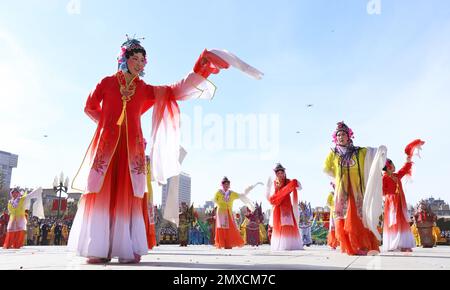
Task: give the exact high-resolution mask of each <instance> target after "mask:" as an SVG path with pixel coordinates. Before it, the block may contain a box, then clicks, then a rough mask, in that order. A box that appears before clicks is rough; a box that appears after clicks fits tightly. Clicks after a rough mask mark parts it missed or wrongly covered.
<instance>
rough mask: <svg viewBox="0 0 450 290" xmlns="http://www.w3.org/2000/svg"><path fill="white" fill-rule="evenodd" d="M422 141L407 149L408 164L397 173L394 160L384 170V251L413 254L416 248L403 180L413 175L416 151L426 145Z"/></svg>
mask: <svg viewBox="0 0 450 290" xmlns="http://www.w3.org/2000/svg"><path fill="white" fill-rule="evenodd" d="M424 143H425V142H423V141H422V140H419V139H418V140H415V141H413V142H411V143H410V144H408V146H406V148H405V153H406V163H405V165H403V167H402V168H401V169H400V170H399V171H398V172H395V165H394V163H393V162H392V160H390V159H388V160H387V161H386V166H385V167H384V168H383V171H384V175H383V195H384V223H383V250H384V251H398V250H399V251H402V252H411V251H412V248H414V247H415V241H414V236H413V234H412V232H411V228H410V225H409V217H408V208H407V203H406V198H405V193H404V191H403V186H402V178H403V177H404V176H406V175H409V176H410V175H411V169H412V164H413V163H412V162H411V158H412V155H413V153H414V151H415V150H416V149H418V150H420V148H421V146H422V145H423V144H424Z"/></svg>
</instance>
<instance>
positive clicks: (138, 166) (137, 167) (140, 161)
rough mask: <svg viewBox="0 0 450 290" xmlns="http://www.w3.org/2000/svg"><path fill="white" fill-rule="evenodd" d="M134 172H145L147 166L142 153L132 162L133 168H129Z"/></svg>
mask: <svg viewBox="0 0 450 290" xmlns="http://www.w3.org/2000/svg"><path fill="white" fill-rule="evenodd" d="M131 172H133V173H134V174H137V175H139V174H145V173H146V172H147V166H146V164H145V158H144V156H142V155H138V156H136V158H135V159H134V162H133V168H132V170H131Z"/></svg>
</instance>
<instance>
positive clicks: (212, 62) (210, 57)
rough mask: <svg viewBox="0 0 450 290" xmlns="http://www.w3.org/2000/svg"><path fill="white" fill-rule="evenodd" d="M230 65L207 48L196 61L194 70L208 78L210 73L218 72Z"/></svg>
mask: <svg viewBox="0 0 450 290" xmlns="http://www.w3.org/2000/svg"><path fill="white" fill-rule="evenodd" d="M229 67H230V64H229V63H227V62H226V61H225V60H223V59H222V58H220V57H219V56H217V55H216V54H214V53H212V52H210V51H208V50H206V49H205V50H204V51H203V52H202V54H201V55H200V57H199V58H198V60H197V62H196V63H195V66H194V72H195V73H197V74H199V75H201V76H202V77H204V78H208V77H209V75H210V74H217V73H219V71H220V70H221V69H227V68H229Z"/></svg>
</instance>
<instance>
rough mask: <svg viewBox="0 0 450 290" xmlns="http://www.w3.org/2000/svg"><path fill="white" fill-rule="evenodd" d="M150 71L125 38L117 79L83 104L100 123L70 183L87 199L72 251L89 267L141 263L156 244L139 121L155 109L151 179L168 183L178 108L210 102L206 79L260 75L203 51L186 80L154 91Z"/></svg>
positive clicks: (174, 164) (175, 156)
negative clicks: (231, 72) (223, 73)
mask: <svg viewBox="0 0 450 290" xmlns="http://www.w3.org/2000/svg"><path fill="white" fill-rule="evenodd" d="M218 54H223V58H229V59H230V61H226V60H224V59H223V58H222V56H221V57H219V56H218ZM146 64H147V53H146V50H145V49H144V47H143V46H142V45H141V43H140V41H139V40H137V39H129V38H128V39H127V41H126V42H125V43H123V44H122V47H121V51H120V54H119V57H118V72H117V73H115V74H114V75H111V76H108V77H105V78H104V79H103V80H102V81H100V83H98V84H97V86H96V88H95V89H94V90H93V91H92V92H91V93H90V95H89V97H88V99H87V101H86V106H85V112H86V114H87V115H88V116H89V117H90V118H91V119H92V120H93V121H94V122H96V123H97V130H96V132H95V134H94V137H93V139H92V141H91V143H90V145H89V147H88V150H87V152H86V155H85V158H84V160H83V162H82V165H81V166H80V169H79V170H78V172H77V174H76V177H75V178H74V181H73V184H72V187H73V188H74V189H77V190H80V191H82V192H83V193H84V194H83V196H82V197H81V200H80V203H79V206H78V211H77V214H76V216H75V219H74V223H73V226H72V229H71V232H70V237H69V244H68V246H69V248H70V249H72V250H74V251H76V252H77V254H78V255H80V256H83V257H87V258H88V260H87V262H88V263H105V262H109V261H110V260H111V258H118V259H119V262H120V263H138V262H139V261H140V259H141V255H146V254H147V252H148V249H149V248H151V247H152V246H153V245H154V240H153V237H152V236H153V233H152V231H151V226H150V222H149V219H148V218H147V215H148V209H147V208H146V206H145V204H144V203H147V201H148V200H149V199H148V198H147V196H146V194H145V184H146V162H145V153H144V138H143V134H142V129H141V116H142V115H143V114H144V113H145V112H146V111H147V110H149V109H150V108H151V107H153V117H152V135H151V145H152V146H151V154H150V160H151V172H152V176H153V178H154V180H156V181H158V182H159V183H160V184H166V183H167V179H168V178H170V177H172V176H178V175H179V174H180V171H181V166H180V161H179V157H180V110H179V107H178V103H177V102H178V101H182V100H189V99H195V98H203V99H211V98H212V97H213V95H214V90H215V88H214V85H213V84H212V83H211V82H210V81H208V80H207V78H208V77H209V75H210V74H217V73H218V72H219V71H220V70H221V69H226V68H228V67H229V66H234V67H237V68H239V69H241V70H242V71H244V72H247V73H249V74H251V75H253V76H254V77H258V76H259V77H260V76H261V75H262V74H261V73H259V72H258V71H257V70H256V69H254V68H252V67H250V66H248V65H247V66H245V65H244V64H245V63H244V62H242V61H241V60H240V59H239V58H237V57H236V56H234V55H232V54H231V53H228V52H226V51H220V50H219V51H217V54H216V53H214V52H212V51H208V50H205V51H204V52H203V53H202V54H201V55H200V57H199V59H198V60H197V62H196V64H195V66H194V69H193V72H191V73H189V74H188V75H187V77H186V78H184V79H183V80H181V81H179V82H177V83H174V84H172V85H165V86H153V85H149V84H146V83H145V82H144V81H143V80H142V79H141V78H140V77H142V76H143V75H144V67H145V65H146ZM239 65H240V66H239ZM258 73H259V74H258ZM170 200H174V199H170ZM169 208H170V210H169ZM164 212H165V213H166V212H173V215H174V216H175V215H176V216H178V202H176V204H175V203H174V202H171V203H170V204H169V203H168V204H167V206H166V209H165V211H164ZM149 239H151V241H150V240H149Z"/></svg>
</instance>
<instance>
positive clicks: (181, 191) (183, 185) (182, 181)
mask: <svg viewBox="0 0 450 290" xmlns="http://www.w3.org/2000/svg"><path fill="white" fill-rule="evenodd" d="M177 180H178V205H181V203H182V202H185V203H186V204H187V205H190V204H191V176H190V175H189V174H187V173H184V172H181V174H180V175H179V178H176V177H171V178H169V180H168V182H167V184H164V185H163V187H162V201H161V202H162V208H165V207H166V202H167V194H168V190H169V186H170V185H172V184H173V183H174V182H176V181H177Z"/></svg>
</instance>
